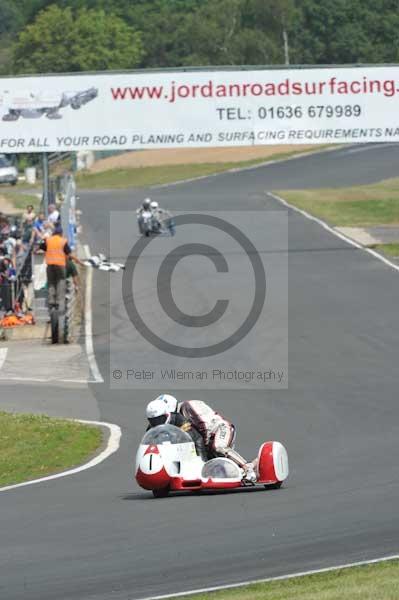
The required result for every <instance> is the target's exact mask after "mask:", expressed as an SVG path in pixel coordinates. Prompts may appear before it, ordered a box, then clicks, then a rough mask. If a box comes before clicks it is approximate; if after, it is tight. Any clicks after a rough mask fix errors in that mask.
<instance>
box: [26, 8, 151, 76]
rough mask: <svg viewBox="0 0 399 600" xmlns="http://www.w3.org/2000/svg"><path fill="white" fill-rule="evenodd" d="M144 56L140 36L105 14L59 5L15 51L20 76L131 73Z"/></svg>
mask: <svg viewBox="0 0 399 600" xmlns="http://www.w3.org/2000/svg"><path fill="white" fill-rule="evenodd" d="M141 55H142V45H141V38H140V34H139V33H138V32H136V31H135V30H134V29H133V28H132V27H130V26H129V25H127V24H126V23H124V22H123V21H122V20H121V19H120V18H119V17H116V16H114V15H107V14H106V13H105V12H104V11H103V10H87V9H80V10H78V11H77V12H76V13H74V12H73V11H72V10H71V9H70V8H65V9H62V8H59V7H57V6H55V5H52V6H50V7H49V8H47V9H45V10H44V11H42V12H41V13H39V15H38V16H37V17H36V19H35V21H34V22H33V23H32V24H31V25H28V26H27V27H26V28H25V29H24V30H23V31H22V32H21V33H20V35H19V37H18V40H17V43H16V44H15V47H14V69H15V71H16V72H18V73H50V72H51V73H60V72H67V71H100V70H108V69H130V68H133V67H135V66H136V65H137V64H138V63H139V61H140V58H141Z"/></svg>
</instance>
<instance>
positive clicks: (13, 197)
mask: <svg viewBox="0 0 399 600" xmlns="http://www.w3.org/2000/svg"><path fill="white" fill-rule="evenodd" d="M0 196H2V197H3V198H5V199H6V200H7V201H8V202H9V203H10V204H12V206H13V207H14V208H15V209H17V210H25V208H26V207H27V205H28V204H32V205H33V207H34V209H35V211H36V212H37V211H38V210H39V207H40V198H37V196H35V195H33V194H27V193H18V192H14V191H12V192H10V191H8V190H7V191H3V189H2V188H0Z"/></svg>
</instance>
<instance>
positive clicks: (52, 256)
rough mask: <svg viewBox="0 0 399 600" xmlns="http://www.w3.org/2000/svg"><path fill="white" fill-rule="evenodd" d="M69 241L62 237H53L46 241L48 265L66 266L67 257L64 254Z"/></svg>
mask: <svg viewBox="0 0 399 600" xmlns="http://www.w3.org/2000/svg"><path fill="white" fill-rule="evenodd" d="M67 243H68V242H67V240H66V239H65V238H63V237H62V236H61V235H57V234H55V235H52V236H51V237H49V238H48V239H47V240H46V263H47V264H48V265H57V266H58V267H65V266H66V255H65V252H64V247H65V244H67Z"/></svg>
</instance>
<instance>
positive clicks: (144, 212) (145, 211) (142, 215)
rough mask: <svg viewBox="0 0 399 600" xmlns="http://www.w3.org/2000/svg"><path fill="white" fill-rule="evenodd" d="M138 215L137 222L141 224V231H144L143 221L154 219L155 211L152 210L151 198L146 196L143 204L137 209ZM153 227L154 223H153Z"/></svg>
mask: <svg viewBox="0 0 399 600" xmlns="http://www.w3.org/2000/svg"><path fill="white" fill-rule="evenodd" d="M136 215H137V223H138V226H139V231H140V233H144V228H143V223H144V221H145V220H146V219H147V220H148V219H149V220H150V222H151V223H152V220H153V212H152V210H151V198H145V200H143V202H142V204H141V206H139V208H138V209H137V210H136ZM151 228H152V225H151Z"/></svg>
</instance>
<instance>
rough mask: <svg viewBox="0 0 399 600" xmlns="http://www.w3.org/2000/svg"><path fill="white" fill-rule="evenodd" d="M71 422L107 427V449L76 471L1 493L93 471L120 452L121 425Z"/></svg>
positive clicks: (34, 481) (7, 487)
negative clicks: (88, 470)
mask: <svg viewBox="0 0 399 600" xmlns="http://www.w3.org/2000/svg"><path fill="white" fill-rule="evenodd" d="M70 420H72V421H76V422H78V423H84V424H85V425H97V426H98V427H106V428H107V429H108V430H109V432H110V433H109V438H108V442H107V447H106V448H105V450H103V451H102V452H100V454H98V455H97V456H95V457H94V458H92V460H90V461H89V462H87V463H85V464H84V465H81V466H80V467H75V468H74V469H69V470H68V471H62V472H61V473H55V474H54V475H49V476H48V477H41V478H40V479H32V480H31V481H25V482H23V483H16V484H15V485H7V486H5V487H2V488H0V492H6V491H8V490H15V489H16V488H20V487H26V486H27V485H34V484H36V483H42V482H44V481H51V480H52V479H59V478H60V477H66V476H67V475H75V474H76V473H80V472H81V471H86V470H87V469H91V468H92V467H95V466H96V465H99V464H100V463H102V462H103V461H104V460H105V459H106V458H108V457H109V456H111V454H113V453H114V452H116V451H117V450H118V448H119V445H120V439H121V436H122V432H121V428H120V427H119V425H115V424H114V423H103V422H102V421H84V420H82V419H70Z"/></svg>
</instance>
